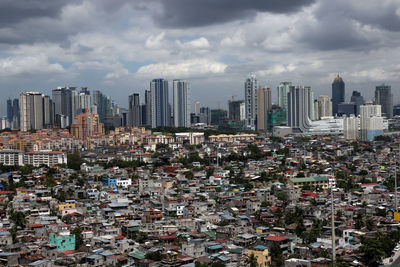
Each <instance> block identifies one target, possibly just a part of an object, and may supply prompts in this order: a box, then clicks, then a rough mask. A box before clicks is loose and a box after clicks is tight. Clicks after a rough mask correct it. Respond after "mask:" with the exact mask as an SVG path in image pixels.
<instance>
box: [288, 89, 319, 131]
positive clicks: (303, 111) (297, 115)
mask: <svg viewBox="0 0 400 267" xmlns="http://www.w3.org/2000/svg"><path fill="white" fill-rule="evenodd" d="M312 95H313V94H312V90H311V87H308V86H290V90H289V93H288V126H289V127H291V128H292V129H293V130H294V131H299V132H306V131H307V130H308V129H310V128H311V121H310V117H309V115H310V110H311V109H310V105H313V102H311V99H312Z"/></svg>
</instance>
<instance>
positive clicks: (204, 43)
mask: <svg viewBox="0 0 400 267" xmlns="http://www.w3.org/2000/svg"><path fill="white" fill-rule="evenodd" d="M177 44H178V45H179V46H180V47H182V48H190V49H207V48H210V43H209V42H208V40H207V38H205V37H200V38H198V39H194V40H192V41H188V42H184V43H182V42H180V41H179V40H178V41H177Z"/></svg>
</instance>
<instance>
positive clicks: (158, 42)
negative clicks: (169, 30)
mask: <svg viewBox="0 0 400 267" xmlns="http://www.w3.org/2000/svg"><path fill="white" fill-rule="evenodd" d="M164 36H165V32H161V33H159V34H157V35H153V34H152V35H150V36H149V37H148V38H147V39H146V43H145V47H146V48H149V49H157V48H160V47H162V42H163V40H164Z"/></svg>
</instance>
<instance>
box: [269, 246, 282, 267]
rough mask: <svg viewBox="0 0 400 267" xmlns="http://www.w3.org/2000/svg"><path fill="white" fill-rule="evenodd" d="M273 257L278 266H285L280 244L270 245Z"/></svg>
mask: <svg viewBox="0 0 400 267" xmlns="http://www.w3.org/2000/svg"><path fill="white" fill-rule="evenodd" d="M270 250H271V259H272V261H274V262H275V263H276V265H277V266H283V254H282V249H281V247H280V246H279V245H278V244H272V245H271V246H270Z"/></svg>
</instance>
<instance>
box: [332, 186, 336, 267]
mask: <svg viewBox="0 0 400 267" xmlns="http://www.w3.org/2000/svg"><path fill="white" fill-rule="evenodd" d="M333 201H334V197H333V183H331V213H332V214H331V223H332V229H331V230H332V266H335V261H336V246H335V210H334V206H333V205H334V204H333Z"/></svg>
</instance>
